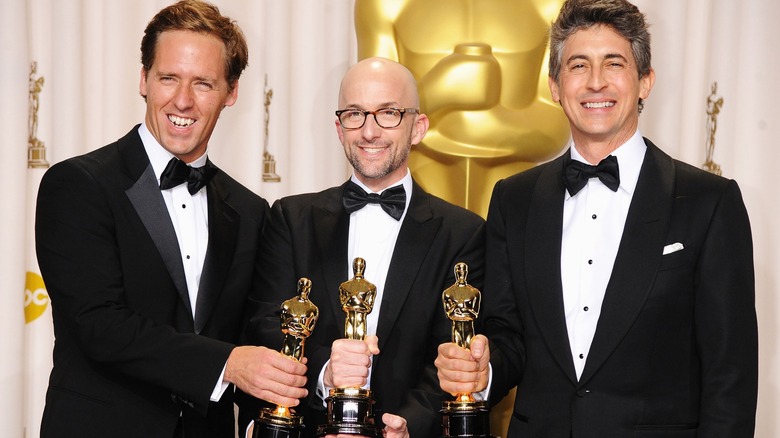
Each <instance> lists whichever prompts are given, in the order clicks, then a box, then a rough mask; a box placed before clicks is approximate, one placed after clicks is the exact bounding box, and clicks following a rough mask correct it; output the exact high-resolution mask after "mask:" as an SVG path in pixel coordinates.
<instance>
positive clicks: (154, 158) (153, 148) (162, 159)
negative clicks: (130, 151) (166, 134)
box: [138, 122, 208, 181]
mask: <svg viewBox="0 0 780 438" xmlns="http://www.w3.org/2000/svg"><path fill="white" fill-rule="evenodd" d="M138 135H139V136H140V137H141V142H142V143H143V144H144V150H145V151H146V155H147V156H148V157H149V162H150V163H152V169H153V170H154V176H155V177H156V178H157V181H159V180H160V175H162V173H163V171H164V170H165V166H167V165H168V162H169V161H171V158H173V157H174V155H173V154H172V153H170V152H168V150H166V149H165V148H164V147H162V146H161V145H160V143H159V142H157V139H156V138H154V136H153V135H152V133H151V132H150V131H149V128H147V127H146V122H143V123H141V126H140V127H139V128H138ZM207 159H208V153H204V154H203V155H201V156H200V157H198V158H197V159H196V160H195V161H193V162H191V163H187V165H189V166H192V167H201V166H203V165H204V164H206V160H207Z"/></svg>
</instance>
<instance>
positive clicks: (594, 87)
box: [436, 0, 758, 438]
mask: <svg viewBox="0 0 780 438" xmlns="http://www.w3.org/2000/svg"><path fill="white" fill-rule="evenodd" d="M549 71H550V77H549V81H548V82H549V86H550V90H551V92H552V97H553V99H554V100H555V101H556V102H559V103H560V104H561V106H562V108H563V111H564V113H565V114H566V117H567V118H568V119H569V125H570V128H571V136H572V141H571V145H570V148H569V150H568V151H567V152H565V153H564V154H563V156H561V157H560V158H558V159H556V160H553V161H552V162H550V163H547V164H544V165H541V166H538V167H536V168H533V169H530V170H528V171H525V172H522V173H519V174H517V175H514V176H512V177H510V178H507V179H505V180H503V181H500V182H498V183H497V184H496V186H495V189H494V191H493V195H492V198H491V203H490V210H489V213H488V220H487V238H486V254H487V256H486V272H485V286H484V290H483V292H484V295H483V296H484V298H483V308H482V309H483V310H482V313H483V314H482V315H481V316H480V317H481V319H482V323H483V328H484V331H483V333H484V335H477V336H475V338H474V339H473V340H472V344H471V352H470V354H469V352H468V351H465V350H462V349H459V348H456V347H455V346H454V344H451V343H447V344H442V345H441V346H440V347H439V356H438V357H437V359H436V365H437V367H438V370H439V379H440V385H441V387H442V389H444V390H445V391H447V392H450V393H453V394H455V393H458V392H466V391H480V390H483V389H486V388H487V382H488V377H489V376H490V377H492V379H491V380H490V382H491V384H490V387H489V388H487V389H489V393H490V394H489V399H490V400H491V401H498V400H500V399H501V398H502V397H503V396H504V394H506V392H507V391H508V390H509V389H510V388H512V387H513V386H517V387H518V390H517V397H516V400H515V405H514V412H513V414H512V420H511V423H510V426H509V436H511V437H542V436H543V437H550V438H569V437H577V438H579V437H593V438H596V437H598V438H602V437H623V436H643V437H651V436H652V437H656V436H657V437H661V436H664V437H669V436H675V437H695V436H700V437H714V436H717V437H752V436H753V431H754V426H755V412H756V398H757V380H758V376H757V375H758V346H757V342H758V341H757V337H758V336H757V324H756V313H755V280H754V271H753V248H752V238H751V232H750V224H749V221H748V216H747V212H746V209H745V206H744V203H743V201H742V196H741V194H740V191H739V188H738V187H737V184H736V182H734V181H733V180H728V179H725V178H722V177H719V176H715V175H712V174H709V173H706V172H704V171H702V170H700V169H697V168H694V167H692V166H689V165H687V164H685V163H682V162H680V161H677V160H674V159H672V158H671V157H669V156H668V155H666V154H665V153H664V152H662V151H661V150H660V149H659V148H658V147H656V146H655V145H654V144H653V143H652V142H650V140H648V139H646V138H644V137H642V134H641V133H640V132H639V129H638V121H639V114H640V112H641V110H642V106H643V104H644V100H645V99H647V97H648V96H649V95H650V90H651V89H652V87H653V83H654V81H655V73H654V72H653V69H652V67H651V65H650V35H649V32H648V30H647V24H646V22H645V17H644V15H643V14H642V13H641V12H640V11H639V10H638V9H637V8H636V7H635V6H634V5H632V4H631V3H629V2H627V1H625V0H568V1H566V2H565V3H564V5H563V7H562V8H561V12H560V15H559V16H558V18H557V20H556V21H555V22H554V23H553V26H552V29H551V32H550V68H549ZM488 339H489V342H488ZM488 364H490V366H488Z"/></svg>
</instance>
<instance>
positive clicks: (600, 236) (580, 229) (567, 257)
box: [561, 131, 647, 379]
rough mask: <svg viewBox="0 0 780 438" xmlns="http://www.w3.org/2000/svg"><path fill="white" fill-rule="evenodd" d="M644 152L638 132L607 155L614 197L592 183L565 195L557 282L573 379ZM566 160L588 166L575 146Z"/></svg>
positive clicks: (581, 363) (593, 326)
mask: <svg viewBox="0 0 780 438" xmlns="http://www.w3.org/2000/svg"><path fill="white" fill-rule="evenodd" d="M646 149H647V147H646V145H645V143H644V140H643V139H642V135H641V134H640V132H639V131H637V132H635V133H634V135H633V136H632V137H631V138H630V139H629V140H628V141H627V142H626V143H624V144H623V145H621V146H620V147H618V148H617V149H616V150H615V151H614V152H612V155H614V156H615V157H616V158H617V160H618V167H619V171H620V187H619V188H618V190H617V191H616V192H613V191H612V190H610V189H609V188H608V187H607V186H605V185H604V184H603V183H602V182H601V181H600V180H599V179H598V178H591V179H590V180H588V184H587V185H586V186H585V187H584V188H583V189H582V190H580V191H579V192H577V194H576V195H575V196H569V192H568V191H566V194H565V197H564V204H563V235H562V242H561V281H562V284H563V305H564V311H565V314H566V329H567V331H568V334H569V345H570V347H571V353H572V358H573V359H574V369H575V370H576V372H577V378H578V379H579V378H580V377H581V376H582V371H583V369H584V368H585V363H586V361H587V359H588V352H589V351H590V346H591V343H592V342H593V337H594V335H595V333H596V326H597V324H598V320H599V316H600V314H601V304H602V302H603V301H604V294H605V292H606V289H607V284H608V283H609V279H610V277H611V275H612V267H613V266H614V264H615V258H616V256H617V251H618V247H619V245H620V239H621V237H622V235H623V228H624V227H625V224H626V216H627V215H628V208H629V206H630V204H631V198H632V197H633V194H634V189H635V188H636V183H637V180H638V178H639V170H640V168H641V167H642V162H643V161H644V156H645V150H646ZM571 158H572V159H573V160H578V161H581V162H584V163H587V161H586V160H585V159H584V158H582V155H580V153H579V152H578V151H577V146H576V145H573V147H572V148H571ZM589 164H590V163H589ZM596 164H597V163H596Z"/></svg>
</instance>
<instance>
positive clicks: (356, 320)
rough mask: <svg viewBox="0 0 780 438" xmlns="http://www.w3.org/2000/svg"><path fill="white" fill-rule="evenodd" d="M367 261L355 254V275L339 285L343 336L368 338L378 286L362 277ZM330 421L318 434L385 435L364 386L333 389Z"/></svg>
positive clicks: (330, 403) (329, 398)
mask: <svg viewBox="0 0 780 438" xmlns="http://www.w3.org/2000/svg"><path fill="white" fill-rule="evenodd" d="M365 268H366V261H365V260H363V259H362V258H360V257H356V258H355V260H354V261H353V262H352V270H353V275H354V276H353V277H352V279H351V280H349V281H345V282H344V283H341V285H340V286H339V299H340V301H341V308H342V310H343V311H344V313H345V314H346V319H345V321H344V338H346V339H357V340H361V341H364V340H365V339H366V325H367V319H366V316H367V315H368V314H369V313H371V309H373V307H374V298H375V297H376V286H374V285H373V284H371V283H370V282H368V281H367V280H366V279H365V278H363V272H364V271H365ZM325 401H326V402H327V405H328V417H327V418H328V422H327V424H322V425H319V426H317V436H324V435H329V434H349V435H364V436H368V437H376V438H381V437H382V429H381V428H380V427H378V426H377V425H376V424H375V422H374V400H373V399H372V398H371V390H369V389H365V388H351V387H350V388H333V389H331V390H330V392H329V396H328V398H326V399H325Z"/></svg>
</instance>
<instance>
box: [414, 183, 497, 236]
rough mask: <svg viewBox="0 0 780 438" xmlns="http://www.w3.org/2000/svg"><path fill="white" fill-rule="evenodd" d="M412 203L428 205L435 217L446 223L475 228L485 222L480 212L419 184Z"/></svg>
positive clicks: (415, 188) (415, 187)
mask: <svg viewBox="0 0 780 438" xmlns="http://www.w3.org/2000/svg"><path fill="white" fill-rule="evenodd" d="M415 197H417V200H415ZM412 203H414V204H418V205H420V204H423V205H427V206H428V207H429V208H430V211H431V214H432V215H433V217H438V218H441V219H442V222H443V223H444V224H450V225H453V226H457V227H464V228H475V227H478V226H480V225H481V224H482V223H484V222H485V220H484V219H482V217H481V216H479V215H478V214H476V213H474V212H472V211H470V210H467V209H465V208H463V207H461V206H458V205H455V204H452V203H450V202H448V201H445V200H444V199H442V198H439V197H438V196H436V195H433V194H431V193H428V192H426V191H425V190H423V189H422V188H421V187H419V186H418V185H417V184H415V185H414V189H413V191H412ZM409 208H410V210H411V209H412V208H413V207H412V205H410V207H409Z"/></svg>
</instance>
